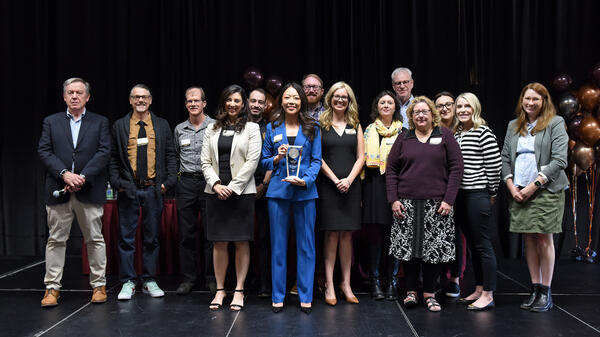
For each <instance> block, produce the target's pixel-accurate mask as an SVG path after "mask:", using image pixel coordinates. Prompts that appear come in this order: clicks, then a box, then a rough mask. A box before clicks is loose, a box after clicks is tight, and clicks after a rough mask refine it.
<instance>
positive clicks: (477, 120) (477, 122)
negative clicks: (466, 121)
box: [452, 92, 487, 132]
mask: <svg viewBox="0 0 600 337" xmlns="http://www.w3.org/2000/svg"><path fill="white" fill-rule="evenodd" d="M461 98H463V99H464V100H465V101H467V103H469V105H470V106H471V108H472V109H473V114H472V115H471V120H472V121H473V129H477V128H479V127H480V126H482V125H487V122H486V121H485V119H483V118H482V117H481V103H480V102H479V98H477V96H475V94H474V93H472V92H463V93H462V94H460V95H458V97H456V100H455V101H454V104H455V106H454V114H455V115H456V104H458V100H459V99H461ZM461 124H462V123H460V121H459V122H458V123H456V124H455V126H454V129H453V130H452V131H454V132H456V130H457V129H458V127H459V125H461Z"/></svg>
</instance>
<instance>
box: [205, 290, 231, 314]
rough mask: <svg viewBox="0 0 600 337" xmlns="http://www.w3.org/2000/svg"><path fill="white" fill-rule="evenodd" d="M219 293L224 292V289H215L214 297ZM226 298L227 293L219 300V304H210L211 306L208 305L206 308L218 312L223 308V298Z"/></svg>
mask: <svg viewBox="0 0 600 337" xmlns="http://www.w3.org/2000/svg"><path fill="white" fill-rule="evenodd" d="M219 291H225V288H221V289H217V290H216V291H215V295H216V293H218V292H219ZM226 296H227V293H225V296H223V299H222V300H221V303H217V302H212V303H211V304H209V305H208V308H209V309H210V310H212V311H219V310H221V308H223V301H224V300H225V297H226Z"/></svg>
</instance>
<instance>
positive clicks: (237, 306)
mask: <svg viewBox="0 0 600 337" xmlns="http://www.w3.org/2000/svg"><path fill="white" fill-rule="evenodd" d="M233 292H236V293H242V299H243V298H244V297H243V295H244V289H235V290H234V291H233ZM242 309H244V305H243V304H230V305H229V310H231V311H242Z"/></svg>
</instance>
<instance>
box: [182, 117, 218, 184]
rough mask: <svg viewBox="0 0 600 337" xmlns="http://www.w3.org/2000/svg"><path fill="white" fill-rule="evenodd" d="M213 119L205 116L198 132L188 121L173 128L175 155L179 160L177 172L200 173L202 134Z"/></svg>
mask: <svg viewBox="0 0 600 337" xmlns="http://www.w3.org/2000/svg"><path fill="white" fill-rule="evenodd" d="M214 121H215V120H214V119H212V118H210V117H208V116H206V115H205V117H204V121H203V122H202V124H200V127H199V128H198V130H196V127H195V126H194V125H193V124H192V123H190V120H189V119H186V120H185V122H182V123H179V124H178V125H177V126H176V127H175V131H174V134H175V153H177V157H178V158H179V171H180V172H188V173H202V165H200V154H201V153H202V141H203V140H204V132H205V131H206V128H207V127H208V125H209V124H210V123H214Z"/></svg>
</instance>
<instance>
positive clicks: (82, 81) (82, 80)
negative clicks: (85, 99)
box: [63, 77, 92, 95]
mask: <svg viewBox="0 0 600 337" xmlns="http://www.w3.org/2000/svg"><path fill="white" fill-rule="evenodd" d="M75 82H80V83H83V85H85V92H86V93H87V94H88V95H89V94H90V90H91V89H92V87H91V86H90V84H89V83H88V82H86V81H85V80H84V79H83V78H79V77H71V78H69V79H67V80H66V81H64V82H63V95H64V94H65V93H66V92H67V87H68V86H69V84H72V83H75Z"/></svg>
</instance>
